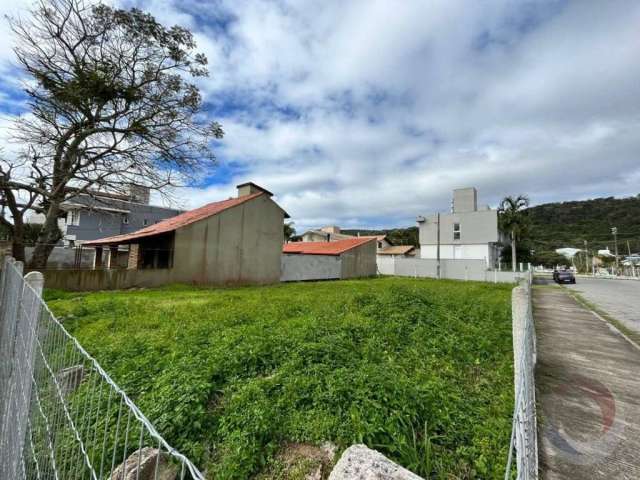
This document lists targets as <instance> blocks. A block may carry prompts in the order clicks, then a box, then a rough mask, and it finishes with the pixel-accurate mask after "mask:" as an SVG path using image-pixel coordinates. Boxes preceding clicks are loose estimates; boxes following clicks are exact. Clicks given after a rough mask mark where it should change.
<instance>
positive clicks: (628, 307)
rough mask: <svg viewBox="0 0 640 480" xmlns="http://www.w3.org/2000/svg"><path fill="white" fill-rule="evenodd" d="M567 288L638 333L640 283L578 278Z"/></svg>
mask: <svg viewBox="0 0 640 480" xmlns="http://www.w3.org/2000/svg"><path fill="white" fill-rule="evenodd" d="M577 282H578V283H576V284H575V285H569V288H571V289H572V290H575V291H577V292H578V293H580V294H581V295H582V297H584V299H585V300H587V301H588V302H590V303H593V304H594V305H596V306H597V307H599V308H600V309H601V310H604V311H605V312H606V313H608V314H609V315H611V316H612V317H613V318H615V319H616V320H618V321H620V322H622V323H623V324H624V325H625V326H626V327H627V328H629V329H631V330H633V331H635V332H637V333H640V281H638V280H614V279H603V278H578V279H577Z"/></svg>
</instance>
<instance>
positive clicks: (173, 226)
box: [83, 192, 265, 246]
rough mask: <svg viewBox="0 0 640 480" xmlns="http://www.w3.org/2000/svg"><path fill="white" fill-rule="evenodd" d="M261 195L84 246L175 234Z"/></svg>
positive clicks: (216, 204) (214, 205)
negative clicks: (190, 225)
mask: <svg viewBox="0 0 640 480" xmlns="http://www.w3.org/2000/svg"><path fill="white" fill-rule="evenodd" d="M260 195H265V193H264V192H258V193H253V194H251V195H246V196H244V197H239V198H230V199H229V200H223V201H221V202H213V203H208V204H207V205H204V206H202V207H200V208H196V209H194V210H189V211H188V212H185V213H182V214H180V215H176V216H175V217H171V218H167V219H166V220H162V221H161V222H158V223H156V224H154V225H150V226H148V227H145V228H142V229H140V230H137V231H135V232H133V233H127V234H124V235H115V236H113V237H106V238H100V239H98V240H91V241H89V242H84V243H83V245H89V246H91V245H115V244H120V243H130V242H131V241H132V240H137V239H140V238H146V237H152V236H154V235H160V234H163V233H169V232H173V231H175V230H177V229H178V228H180V227H184V226H186V225H189V224H191V223H194V222H197V221H198V220H202V219H204V218H208V217H211V216H212V215H216V214H218V213H220V212H222V211H224V210H227V209H229V208H231V207H235V206H236V205H240V204H242V203H245V202H247V201H249V200H252V199H254V198H256V197H259V196H260Z"/></svg>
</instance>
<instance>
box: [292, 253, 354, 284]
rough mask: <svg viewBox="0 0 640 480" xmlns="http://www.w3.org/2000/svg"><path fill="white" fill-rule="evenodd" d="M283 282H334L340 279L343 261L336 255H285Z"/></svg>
mask: <svg viewBox="0 0 640 480" xmlns="http://www.w3.org/2000/svg"><path fill="white" fill-rule="evenodd" d="M281 263H282V275H281V276H280V281H282V282H299V281H304V280H333V279H338V278H340V275H341V272H342V261H341V259H340V257H339V256H336V255H299V254H283V255H282V259H281Z"/></svg>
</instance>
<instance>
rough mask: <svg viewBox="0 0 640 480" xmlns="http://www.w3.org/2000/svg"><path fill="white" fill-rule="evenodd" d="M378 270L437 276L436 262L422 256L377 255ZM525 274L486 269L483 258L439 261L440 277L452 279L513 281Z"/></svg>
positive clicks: (392, 273)
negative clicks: (381, 256) (393, 256)
mask: <svg viewBox="0 0 640 480" xmlns="http://www.w3.org/2000/svg"><path fill="white" fill-rule="evenodd" d="M378 272H379V273H380V274H381V275H397V276H400V277H430V278H436V276H437V262H436V260H433V259H423V258H406V257H395V258H390V259H389V258H380V256H378ZM523 275H525V274H524V273H520V272H516V273H515V274H514V273H513V272H498V271H495V270H487V268H486V264H485V262H484V261H483V260H442V261H441V262H440V278H445V279H454V280H476V281H481V282H508V283H511V282H515V281H517V279H518V278H520V277H522V276H523Z"/></svg>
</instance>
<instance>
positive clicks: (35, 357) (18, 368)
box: [0, 257, 204, 480]
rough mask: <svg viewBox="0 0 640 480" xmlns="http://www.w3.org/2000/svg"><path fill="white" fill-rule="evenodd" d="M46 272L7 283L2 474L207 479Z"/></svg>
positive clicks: (2, 333)
mask: <svg viewBox="0 0 640 480" xmlns="http://www.w3.org/2000/svg"><path fill="white" fill-rule="evenodd" d="M42 286H43V277H42V274H40V273H38V272H31V273H28V274H27V275H26V276H24V277H23V266H22V264H21V263H20V262H16V261H14V260H13V259H12V258H10V257H7V258H5V260H4V266H3V269H2V277H1V279H0V478H2V479H19V480H25V479H40V478H43V479H44V478H46V479H55V480H58V479H60V480H67V479H80V478H82V479H86V478H88V479H92V480H98V479H100V480H102V479H109V480H134V479H135V480H150V479H154V480H158V479H163V480H167V479H171V480H173V479H180V480H187V479H188V480H204V476H203V475H202V473H200V472H199V471H198V469H197V468H196V467H195V466H194V465H193V464H192V463H191V462H190V461H189V459H188V458H186V457H185V456H184V455H182V454H181V453H179V452H178V451H176V450H175V449H173V448H172V447H171V446H170V445H169V444H168V443H167V442H166V441H165V440H164V439H163V438H162V437H161V436H160V434H159V433H158V432H157V431H156V430H155V428H154V427H153V425H152V424H151V423H150V422H149V420H147V418H146V417H145V416H144V415H143V414H142V412H141V411H140V410H139V409H138V408H137V407H136V405H135V404H134V403H133V402H132V401H131V399H129V398H128V397H127V395H126V394H125V393H124V392H123V391H122V390H121V389H120V388H119V387H118V386H117V385H116V384H115V383H114V382H113V380H112V379H111V378H110V377H109V375H108V374H107V373H106V372H105V371H104V370H103V369H102V368H101V367H100V365H99V364H98V363H97V362H96V360H95V359H93V358H92V357H91V356H90V355H89V354H88V353H87V352H86V351H85V350H84V349H83V348H82V346H81V345H80V344H79V343H78V342H77V340H76V339H75V338H74V337H73V336H71V335H70V334H69V333H68V332H67V330H66V329H65V328H64V327H63V325H62V324H61V323H60V322H59V321H58V320H57V319H56V318H55V317H54V315H53V314H52V313H51V312H50V310H49V309H48V308H47V306H46V304H45V303H44V302H43V300H42V298H41V292H42Z"/></svg>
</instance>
